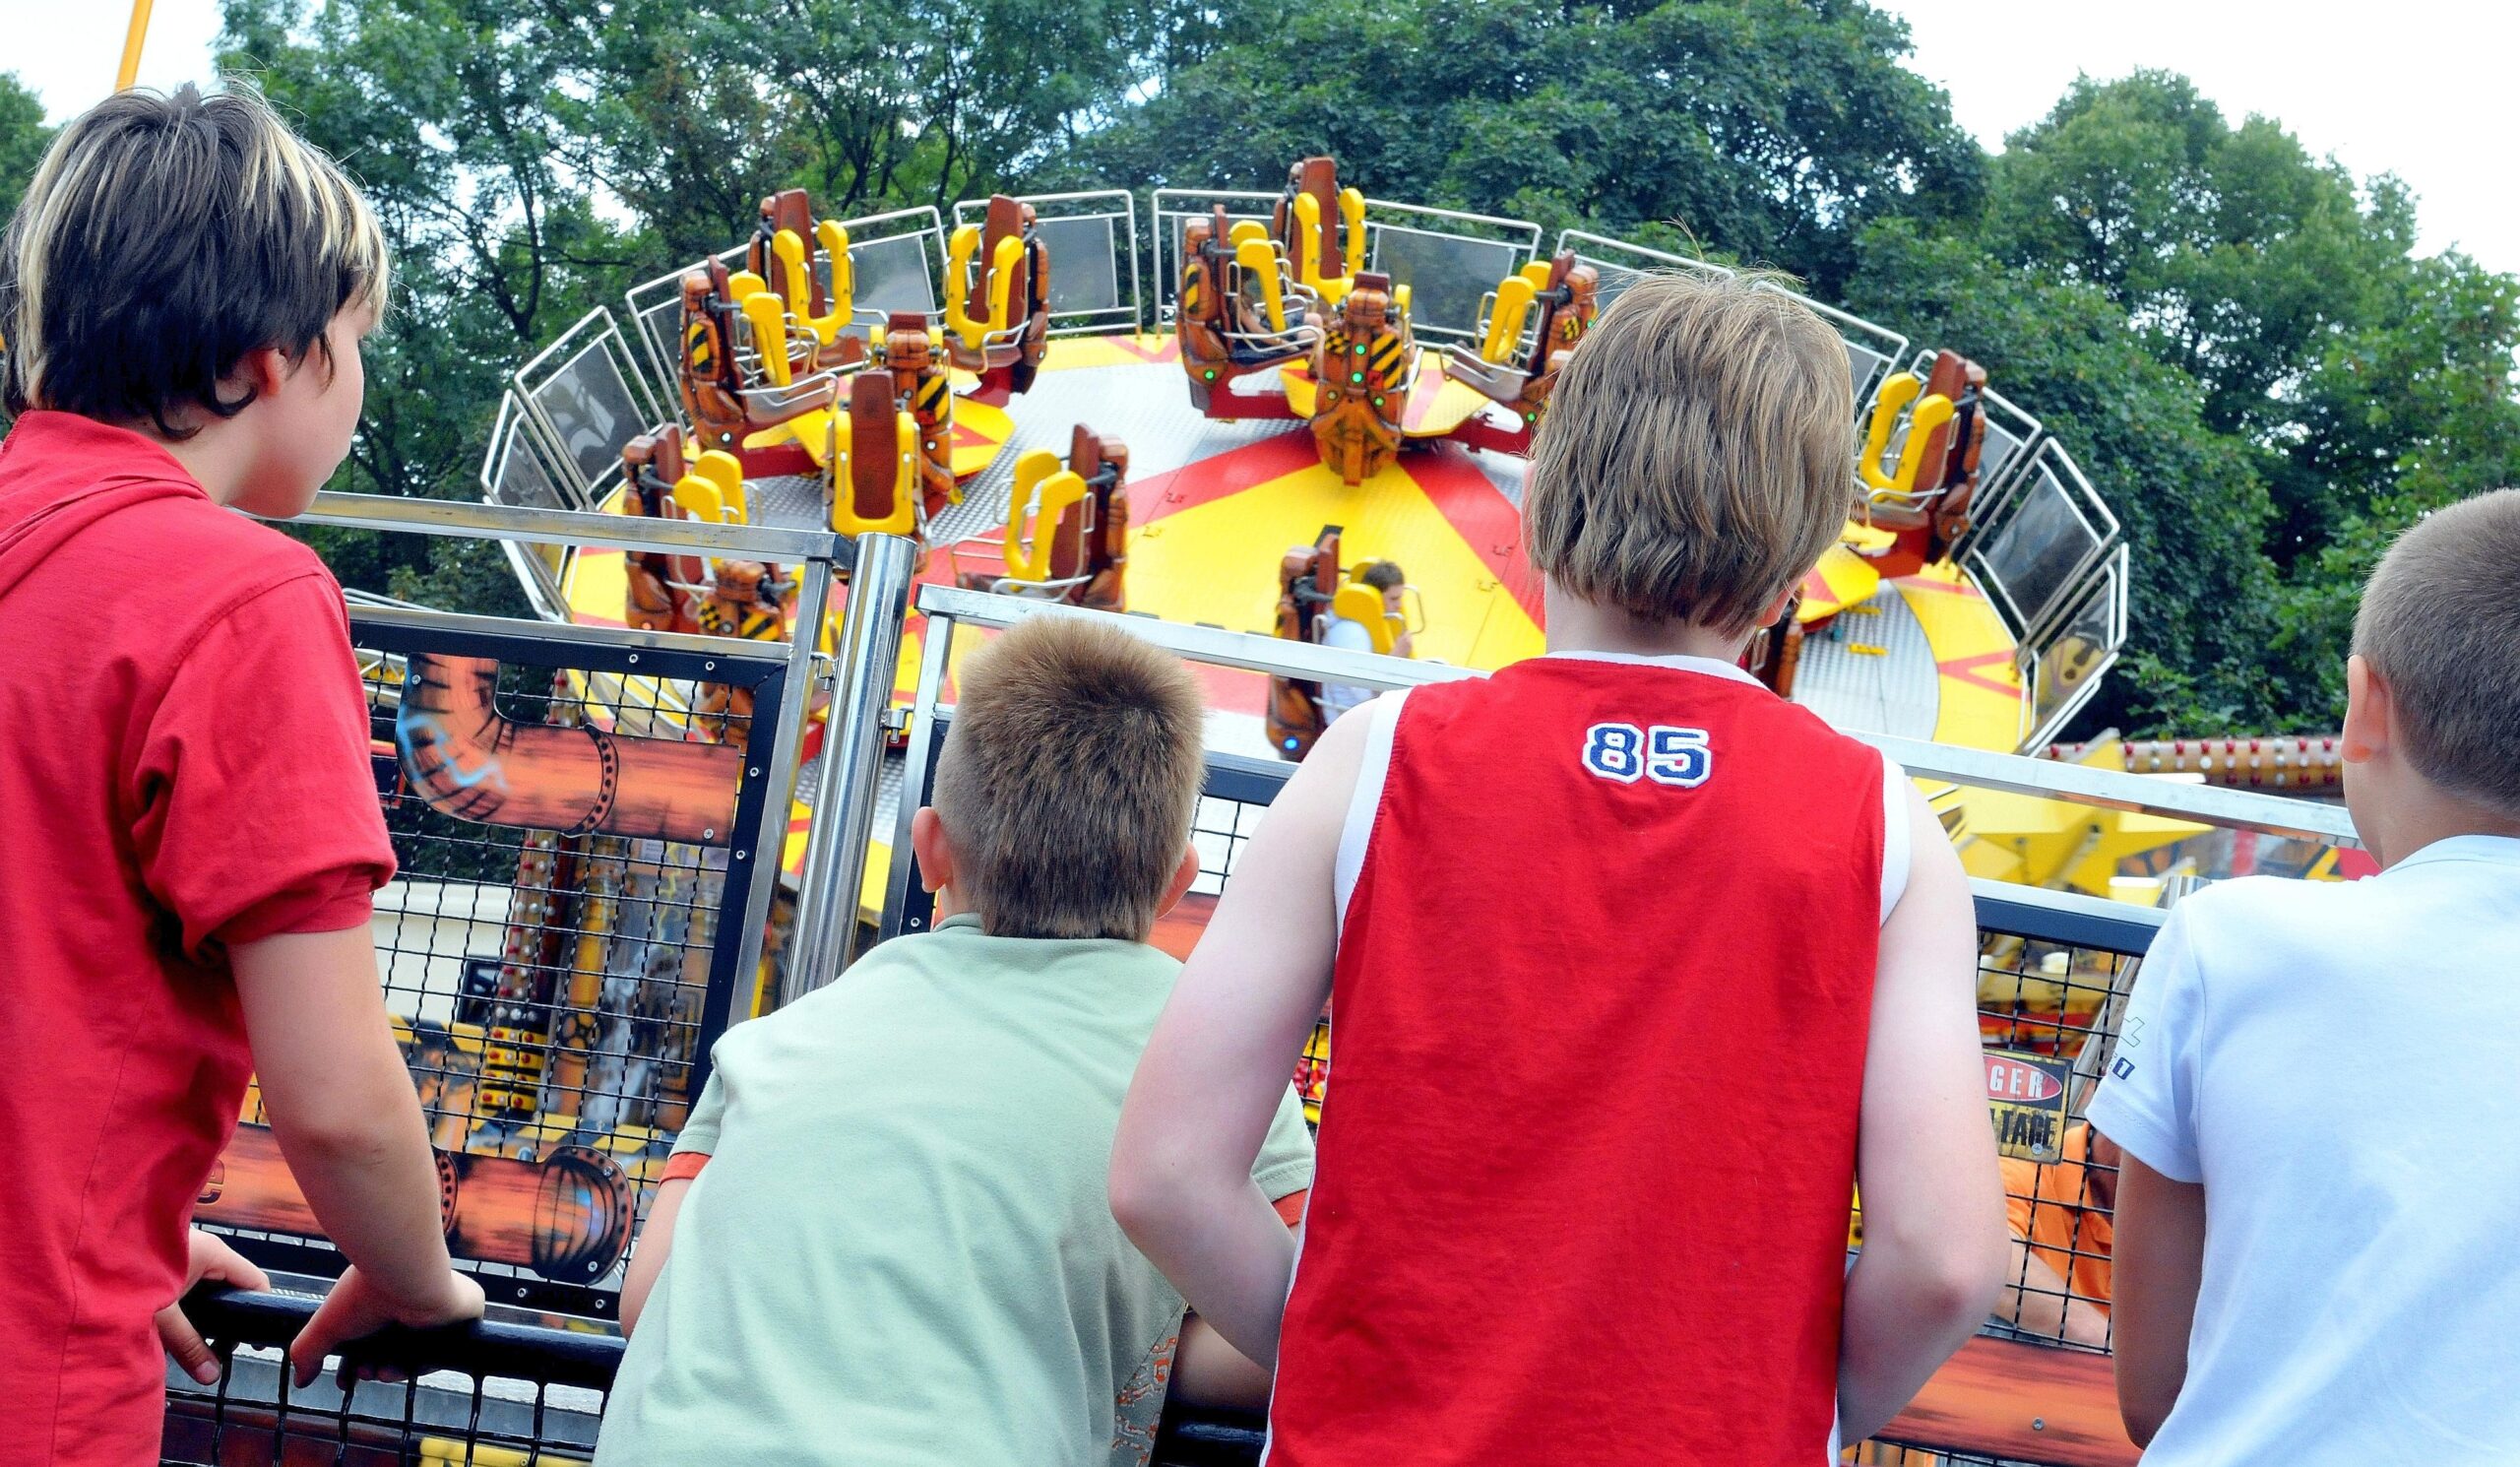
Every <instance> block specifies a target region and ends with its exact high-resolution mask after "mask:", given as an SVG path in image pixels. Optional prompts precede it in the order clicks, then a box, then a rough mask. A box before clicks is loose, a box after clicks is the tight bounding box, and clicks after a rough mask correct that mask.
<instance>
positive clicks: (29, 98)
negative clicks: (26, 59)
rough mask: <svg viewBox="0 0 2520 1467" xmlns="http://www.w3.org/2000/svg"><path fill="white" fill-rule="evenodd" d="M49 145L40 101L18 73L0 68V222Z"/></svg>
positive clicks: (49, 133)
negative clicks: (19, 77)
mask: <svg viewBox="0 0 2520 1467" xmlns="http://www.w3.org/2000/svg"><path fill="white" fill-rule="evenodd" d="M51 145H52V129H51V128H48V127H46V126H44V125H43V102H42V101H41V100H40V99H38V98H37V97H36V96H35V95H34V93H33V92H32V91H31V90H29V89H28V87H27V85H26V84H25V83H23V82H21V81H19V80H18V74H17V73H16V72H10V71H0V224H6V223H8V221H9V217H10V216H11V215H13V214H16V213H17V212H18V200H20V199H21V198H23V197H25V196H26V192H27V183H28V181H29V180H31V179H32V178H33V177H34V176H35V164H37V163H39V162H41V161H43V151H44V149H46V148H48V147H50V146H51Z"/></svg>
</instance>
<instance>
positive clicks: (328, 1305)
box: [288, 1264, 483, 1388]
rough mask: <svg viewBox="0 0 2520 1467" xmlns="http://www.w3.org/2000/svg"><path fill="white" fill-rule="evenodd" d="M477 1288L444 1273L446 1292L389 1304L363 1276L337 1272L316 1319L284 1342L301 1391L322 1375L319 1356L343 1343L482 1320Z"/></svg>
mask: <svg viewBox="0 0 2520 1467" xmlns="http://www.w3.org/2000/svg"><path fill="white" fill-rule="evenodd" d="M482 1304H483V1301H482V1298H481V1286H480V1285H479V1284H477V1283H474V1282H473V1279H472V1278H471V1277H469V1276H467V1275H465V1274H461V1273H457V1272H455V1271H453V1270H451V1269H450V1270H449V1271H448V1272H447V1274H446V1283H445V1287H444V1289H443V1290H442V1291H440V1293H439V1294H438V1295H437V1297H435V1298H433V1299H424V1300H418V1301H406V1300H394V1299H388V1298H387V1297H385V1296H384V1295H383V1294H382V1293H380V1292H379V1291H378V1290H377V1289H376V1287H375V1286H374V1285H372V1284H370V1283H368V1281H367V1276H366V1275H365V1274H362V1273H360V1272H359V1271H358V1266H357V1265H356V1264H352V1265H351V1266H350V1267H348V1268H346V1269H344V1270H342V1276H341V1279H340V1280H339V1281H338V1282H336V1283H335V1284H334V1285H333V1292H332V1293H330V1294H328V1295H326V1296H325V1297H324V1303H323V1306H322V1307H321V1308H317V1309H316V1310H315V1317H314V1318H312V1319H309V1320H307V1321H306V1327H305V1328H304V1329H302V1330H300V1331H298V1334H297V1338H296V1339H294V1340H292V1341H290V1342H289V1346H288V1361H289V1368H290V1371H291V1372H292V1373H293V1374H294V1375H295V1377H296V1380H297V1384H298V1385H299V1387H300V1388H303V1387H305V1386H307V1385H311V1384H313V1383H314V1381H315V1377H316V1376H317V1375H318V1374H320V1373H322V1371H323V1369H324V1357H325V1356H327V1355H331V1354H333V1353H335V1352H336V1351H339V1350H340V1349H341V1348H342V1346H343V1345H344V1344H346V1343H347V1342H348V1341H351V1340H356V1339H359V1338H362V1337H364V1336H366V1335H372V1334H374V1333H376V1332H377V1331H378V1330H381V1329H385V1328H388V1327H391V1326H393V1325H398V1324H399V1325H402V1326H404V1327H405V1328H408V1329H434V1328H437V1327H438V1326H441V1325H447V1324H461V1323H464V1322H465V1321H467V1320H471V1319H478V1318H480V1317H481V1308H482Z"/></svg>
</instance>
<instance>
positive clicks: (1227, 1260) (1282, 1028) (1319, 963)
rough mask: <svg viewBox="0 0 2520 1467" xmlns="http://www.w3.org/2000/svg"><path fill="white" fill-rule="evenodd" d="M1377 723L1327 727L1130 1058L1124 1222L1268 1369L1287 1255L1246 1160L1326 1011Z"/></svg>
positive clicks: (1118, 1154) (1120, 1169)
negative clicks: (1361, 771) (1348, 826)
mask: <svg viewBox="0 0 2520 1467" xmlns="http://www.w3.org/2000/svg"><path fill="white" fill-rule="evenodd" d="M1372 722H1373V720H1372V719H1370V718H1349V719H1341V720H1340V721H1338V722H1337V723H1334V724H1332V725H1331V726H1330V729H1329V731H1328V732H1327V733H1325V734H1322V736H1321V740H1320V742H1318V743H1316V744H1315V745H1314V746H1313V750H1312V753H1311V755H1310V756H1309V757H1308V758H1306V759H1305V760H1304V762H1303V764H1302V766H1301V767H1299V768H1298V769H1296V771H1295V773H1294V777H1293V778H1292V779H1290V780H1289V781H1288V782H1287V786H1286V789H1285V790H1283V791H1282V792H1280V794H1279V796H1278V798H1277V800H1276V801H1275V802H1274V803H1272V804H1271V805H1270V807H1269V813H1268V815H1267V817H1266V818H1265V819H1263V820H1262V821H1261V823H1260V829H1259V830H1258V831H1257V832H1256V833H1255V834H1254V835H1253V836H1252V839H1251V844H1250V845H1249V846H1248V847H1246V848H1245V849H1244V851H1243V853H1242V860H1241V861H1240V863H1239V865H1238V867H1237V868H1236V870H1235V872H1234V875H1233V879H1232V880H1231V881H1229V882H1228V883H1226V889H1225V893H1224V895H1223V897H1222V898H1221V899H1220V900H1219V901H1218V903H1217V910H1216V914H1215V916H1214V917H1212V918H1210V919H1209V922H1208V927H1207V930H1206V932H1205V933H1203V934H1202V935H1201V937H1200V939H1199V946H1198V948H1197V950H1196V951H1194V952H1193V953H1191V955H1190V961H1189V962H1188V964H1186V965H1185V966H1184V967H1183V968H1182V970H1181V977H1180V979H1179V981H1178V982H1177V983H1176V984H1175V986H1174V988H1173V990H1172V999H1171V1002H1169V1003H1168V1004H1166V1007H1165V1010H1164V1017H1163V1018H1162V1019H1161V1020H1160V1021H1158V1022H1157V1024H1156V1027H1155V1035H1154V1037H1153V1038H1152V1039H1151V1040H1150V1041H1149V1042H1148V1044H1147V1048H1146V1053H1145V1056H1144V1057H1143V1058H1141V1059H1140V1060H1139V1061H1138V1071H1137V1078H1136V1080H1135V1081H1134V1082H1133V1083H1131V1085H1130V1086H1129V1098H1128V1103H1127V1104H1126V1105H1125V1106H1124V1107H1123V1108H1122V1109H1121V1112H1120V1126H1119V1134H1118V1137H1117V1140H1116V1142H1115V1144H1114V1146H1113V1149H1112V1153H1111V1211H1112V1214H1113V1215H1114V1216H1116V1217H1117V1218H1118V1219H1119V1222H1120V1226H1121V1227H1122V1228H1123V1229H1124V1230H1126V1231H1127V1233H1128V1235H1129V1238H1130V1240H1131V1241H1132V1242H1134V1243H1135V1244H1137V1245H1138V1248H1139V1250H1140V1251H1142V1252H1144V1253H1145V1254H1146V1255H1147V1257H1148V1258H1149V1259H1151V1260H1153V1262H1154V1263H1155V1265H1156V1267H1158V1268H1160V1269H1162V1270H1163V1271H1164V1273H1165V1275H1166V1277H1167V1278H1169V1279H1171V1280H1172V1282H1173V1284H1174V1286H1175V1287H1177V1288H1178V1289H1180V1291H1181V1293H1182V1295H1183V1297H1185V1298H1186V1299H1188V1300H1189V1301H1190V1307H1191V1308H1194V1309H1196V1310H1197V1311H1198V1312H1199V1314H1200V1315H1201V1316H1202V1317H1203V1318H1205V1319H1206V1320H1207V1322H1208V1323H1209V1324H1210V1325H1211V1326H1213V1327H1214V1328H1215V1329H1216V1330H1217V1332H1218V1333H1220V1334H1222V1335H1224V1336H1225V1338H1226V1339H1227V1340H1229V1341H1230V1342H1231V1343H1232V1344H1233V1346H1234V1348H1235V1349H1237V1350H1239V1351H1241V1353H1242V1354H1243V1355H1244V1356H1246V1357H1248V1358H1249V1359H1250V1360H1252V1361H1253V1362H1255V1363H1256V1364H1258V1365H1260V1366H1264V1367H1267V1366H1273V1365H1274V1364H1275V1363H1276V1361H1277V1358H1278V1322H1279V1316H1280V1314H1281V1313H1283V1312H1284V1311H1285V1308H1286V1303H1287V1289H1288V1285H1289V1282H1290V1280H1291V1279H1292V1277H1293V1271H1294V1256H1295V1249H1294V1242H1293V1240H1292V1239H1291V1238H1290V1237H1289V1236H1288V1233H1287V1227H1286V1224H1285V1223H1284V1222H1282V1221H1281V1220H1280V1219H1279V1217H1278V1214H1277V1211H1276V1210H1275V1209H1274V1208H1273V1207H1271V1206H1270V1202H1269V1198H1268V1197H1267V1195H1265V1194H1264V1192H1263V1191H1262V1189H1261V1187H1260V1186H1259V1184H1258V1183H1257V1182H1255V1181H1254V1180H1252V1176H1251V1164H1252V1160H1253V1158H1255V1157H1256V1156H1258V1155H1259V1152H1260V1144H1261V1140H1262V1138H1263V1137H1264V1136H1265V1135H1266V1134H1267V1133H1268V1130H1269V1125H1270V1121H1271V1118H1272V1117H1273V1116H1276V1115H1277V1113H1278V1110H1279V1107H1280V1105H1281V1103H1282V1102H1283V1101H1284V1100H1285V1098H1286V1094H1287V1082H1288V1077H1289V1076H1291V1075H1292V1074H1293V1072H1294V1065H1295V1059H1296V1057H1297V1056H1298V1055H1299V1054H1301V1053H1302V1052H1303V1043H1304V1040H1305V1038H1306V1037H1307V1036H1308V1035H1310V1034H1311V1032H1312V1025H1313V1021H1314V1020H1316V1019H1318V1018H1319V1017H1320V1016H1321V1009H1322V1005H1323V1004H1324V1003H1326V1002H1328V1001H1329V997H1330V969H1331V958H1332V955H1333V953H1334V951H1335V949H1336V947H1337V945H1338V922H1337V916H1336V914H1335V913H1334V912H1333V911H1332V910H1331V909H1332V904H1333V881H1332V870H1333V866H1334V863H1335V862H1336V861H1337V858H1338V851H1339V831H1340V827H1341V826H1342V825H1343V824H1344V823H1345V821H1346V818H1347V813H1348V800H1349V796H1350V795H1351V793H1352V792H1353V791H1354V790H1355V783H1356V772H1357V768H1358V766H1359V764H1360V763H1361V762H1362V755H1363V750H1364V740H1365V734H1366V731H1367V729H1368V727H1369V726H1370V725H1371V724H1372Z"/></svg>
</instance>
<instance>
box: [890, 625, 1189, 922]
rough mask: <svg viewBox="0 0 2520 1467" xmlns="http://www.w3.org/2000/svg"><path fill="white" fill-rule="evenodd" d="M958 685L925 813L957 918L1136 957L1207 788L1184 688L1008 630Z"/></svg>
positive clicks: (1043, 631) (1121, 643)
mask: <svg viewBox="0 0 2520 1467" xmlns="http://www.w3.org/2000/svg"><path fill="white" fill-rule="evenodd" d="M958 680H959V682H960V684H961V690H962V696H961V700H960V702H959V703H958V704H957V706H956V707H955V710H954V721H953V726H952V728H951V730H950V731H949V732H948V733H947V734H946V737H945V752H944V754H943V756H942V757H941V758H939V759H938V761H937V765H936V788H935V792H934V795H933V797H932V800H933V803H934V804H935V806H936V815H937V818H938V819H939V820H940V821H942V822H943V824H944V826H945V836H946V839H947V840H948V841H949V842H950V843H951V844H952V846H953V851H954V878H955V879H954V884H955V886H956V887H957V889H958V893H959V894H960V895H961V896H962V898H963V899H964V901H965V903H966V905H968V906H970V907H971V908H973V909H974V910H975V911H977V913H978V914H979V918H980V922H981V925H983V926H985V927H986V928H987V930H989V931H990V932H992V933H995V934H997V935H998V936H1002V937H1120V938H1125V939H1127V940H1129V941H1133V942H1142V941H1144V940H1145V939H1146V936H1147V933H1148V932H1150V931H1152V930H1153V929H1154V927H1155V919H1156V916H1157V912H1156V907H1157V904H1159V903H1160V902H1161V901H1163V899H1164V894H1165V890H1166V887H1167V886H1168V885H1169V884H1170V882H1171V878H1172V873H1173V871H1174V870H1175V869H1177V868H1178V867H1179V865H1180V863H1181V855H1182V853H1183V852H1184V851H1185V850H1187V849H1188V848H1189V844H1190V821H1191V816H1192V813H1193V811H1194V810H1195V808H1196V806H1197V804H1198V799H1199V788H1200V785H1201V783H1202V781H1203V779H1204V777H1205V763H1204V760H1203V758H1202V756H1201V754H1200V734H1201V731H1202V728H1203V725H1204V719H1205V700H1204V699H1203V698H1201V696H1200V694H1199V685H1198V683H1197V682H1196V681H1195V680H1194V679H1193V678H1192V677H1191V676H1190V673H1189V671H1188V670H1186V669H1184V668H1183V667H1182V666H1181V663H1180V660H1179V659H1177V658H1175V657H1173V656H1172V655H1171V654H1170V653H1167V652H1165V651H1163V650H1161V649H1160V648H1157V647H1153V646H1150V645H1149V644H1147V643H1145V642H1142V641H1140V640H1138V639H1137V638H1136V637H1133V636H1130V635H1129V634H1128V633H1127V632H1124V631H1121V630H1119V629H1118V628H1116V627H1111V626H1106V625H1101V624H1098V623H1095V622H1090V621H1086V620H1083V619H1080V618H1077V617H1072V616H1037V617H1035V618H1033V619H1031V620H1029V621H1025V622H1021V623H1019V624H1017V625H1016V626H1014V627H1012V628H1010V629H1008V630H1007V631H1006V632H1005V633H1004V634H1002V635H1000V636H999V637H998V638H997V639H996V640H995V641H993V642H991V643H989V644H988V645H987V646H985V647H983V648H981V649H980V650H979V651H977V652H976V653H974V654H973V655H972V658H971V660H970V661H969V662H967V663H965V664H964V665H963V669H962V671H961V672H960V673H959V674H958Z"/></svg>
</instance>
